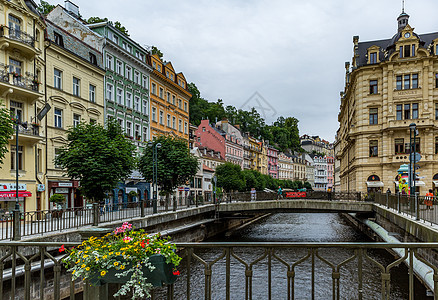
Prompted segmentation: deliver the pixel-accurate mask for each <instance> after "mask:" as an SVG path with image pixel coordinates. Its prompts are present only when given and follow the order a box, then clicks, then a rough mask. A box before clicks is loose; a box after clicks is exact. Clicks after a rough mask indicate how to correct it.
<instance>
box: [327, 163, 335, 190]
mask: <svg viewBox="0 0 438 300" xmlns="http://www.w3.org/2000/svg"><path fill="white" fill-rule="evenodd" d="M334 165H335V159H334V158H333V157H332V156H327V189H329V188H330V189H333V185H334V180H335V178H334V173H333V171H334Z"/></svg>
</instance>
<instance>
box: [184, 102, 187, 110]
mask: <svg viewBox="0 0 438 300" xmlns="http://www.w3.org/2000/svg"><path fill="white" fill-rule="evenodd" d="M184 111H187V102H184Z"/></svg>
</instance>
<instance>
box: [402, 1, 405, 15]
mask: <svg viewBox="0 0 438 300" xmlns="http://www.w3.org/2000/svg"><path fill="white" fill-rule="evenodd" d="M404 12H405V0H402V13H404Z"/></svg>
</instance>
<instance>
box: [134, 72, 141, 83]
mask: <svg viewBox="0 0 438 300" xmlns="http://www.w3.org/2000/svg"><path fill="white" fill-rule="evenodd" d="M134 82H135V83H136V84H140V73H139V72H138V71H134Z"/></svg>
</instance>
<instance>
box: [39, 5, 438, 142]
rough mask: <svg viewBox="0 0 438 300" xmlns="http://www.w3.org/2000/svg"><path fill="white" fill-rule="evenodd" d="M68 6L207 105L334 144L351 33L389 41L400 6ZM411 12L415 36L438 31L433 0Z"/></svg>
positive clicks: (362, 38) (411, 8)
mask: <svg viewBox="0 0 438 300" xmlns="http://www.w3.org/2000/svg"><path fill="white" fill-rule="evenodd" d="M37 1H38V0H37ZM49 2H50V3H52V4H55V3H59V4H62V5H64V1H53V0H49ZM72 2H74V3H75V4H77V5H78V6H79V11H80V13H81V15H82V16H83V17H84V18H88V17H90V16H100V17H107V18H108V19H109V20H112V21H116V20H119V21H120V22H121V23H122V24H123V25H124V26H125V27H126V28H127V29H128V30H129V33H130V35H131V38H133V39H134V40H135V41H137V42H138V43H139V44H141V45H155V46H157V47H158V48H159V49H160V50H161V51H162V52H163V53H164V59H165V60H168V61H171V62H172V64H173V66H174V68H175V69H176V71H177V72H180V71H182V72H183V73H184V75H185V77H186V79H187V81H188V82H194V83H195V84H196V85H197V87H198V88H199V90H200V91H201V95H202V96H203V97H204V98H205V99H208V100H209V101H216V100H217V99H218V98H220V99H223V101H224V103H225V105H229V104H232V105H234V106H235V107H237V108H246V109H247V108H248V107H250V106H255V107H263V109H258V110H259V112H260V113H261V114H262V116H264V117H265V119H266V121H267V123H268V124H270V123H271V122H272V121H274V120H275V119H276V118H277V117H279V116H281V115H282V116H293V117H296V118H297V119H299V121H300V122H299V127H300V134H305V133H307V134H311V135H319V136H321V137H322V138H325V139H327V140H329V141H334V137H335V134H336V130H337V128H338V122H337V115H338V111H339V103H340V97H339V92H340V91H341V90H343V88H344V75H345V69H344V62H345V61H350V62H351V57H352V49H353V42H352V40H353V36H354V35H359V36H360V41H368V40H379V39H387V38H391V37H392V36H393V35H394V34H395V33H396V31H397V21H396V19H397V17H398V15H399V14H400V12H401V2H402V1H401V0H368V1H363V0H253V1H243V0H220V1H211V0H210V1H207V0H200V1H194V0H184V1H181V0H169V1H167V0H163V1H150V0H125V1H121V0H105V1H102V0H73V1H72ZM405 11H406V12H407V13H408V14H409V15H410V16H411V18H410V20H409V23H410V24H411V26H412V27H414V28H415V32H416V33H420V34H421V33H429V32H435V31H438V22H437V18H436V12H437V11H438V1H437V0H416V1H413V0H407V2H406V4H405ZM255 93H258V94H256V95H255V96H253V95H254V94H255ZM252 96H253V97H252Z"/></svg>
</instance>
